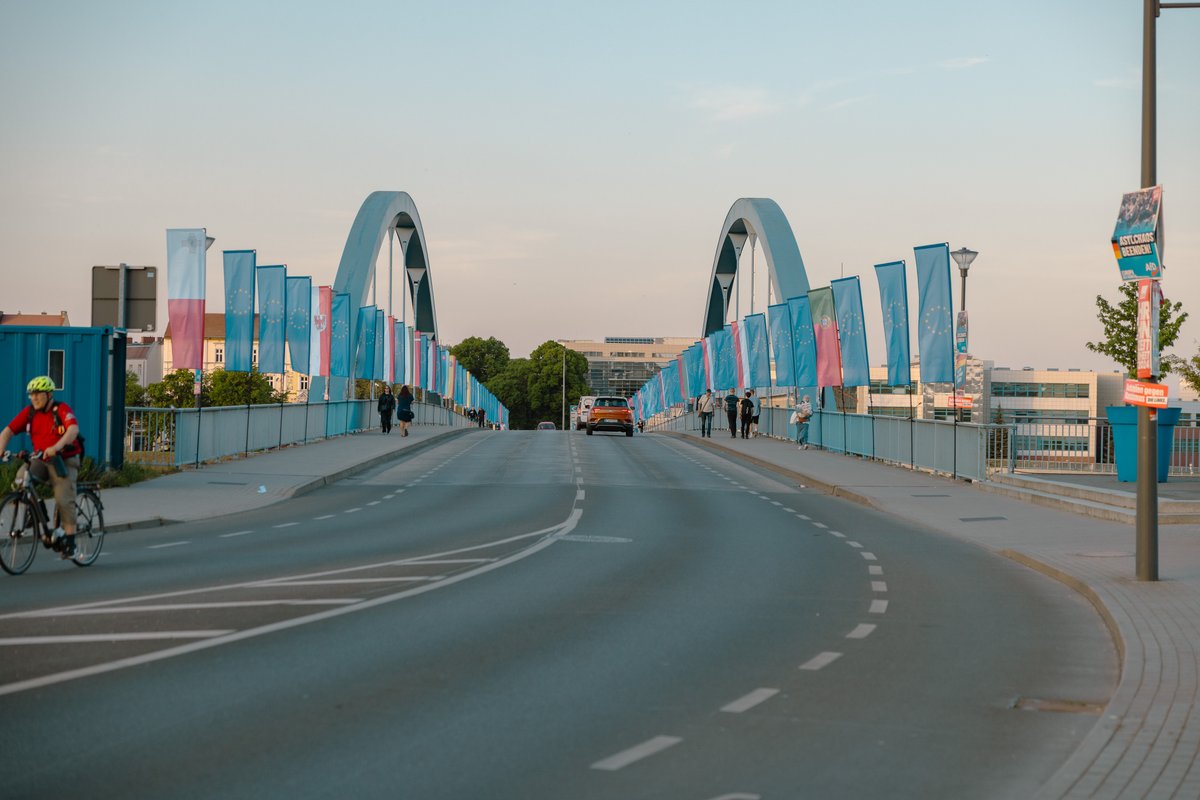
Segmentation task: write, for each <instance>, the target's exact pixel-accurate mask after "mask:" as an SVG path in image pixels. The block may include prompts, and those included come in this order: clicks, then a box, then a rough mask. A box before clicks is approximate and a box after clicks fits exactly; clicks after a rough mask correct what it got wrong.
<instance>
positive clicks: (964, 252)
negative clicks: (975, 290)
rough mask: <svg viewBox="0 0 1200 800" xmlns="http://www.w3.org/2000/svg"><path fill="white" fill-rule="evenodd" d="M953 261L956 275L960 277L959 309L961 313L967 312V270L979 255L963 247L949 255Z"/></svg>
mask: <svg viewBox="0 0 1200 800" xmlns="http://www.w3.org/2000/svg"><path fill="white" fill-rule="evenodd" d="M950 255H951V257H952V258H953V259H954V263H955V264H958V274H959V275H961V276H962V303H961V304H960V306H959V308H960V309H961V310H962V311H966V310H967V270H969V269H970V268H971V262H972V261H974V260H975V256H977V255H979V253H977V252H976V251H974V250H969V249H967V248H965V247H960V248H958V249H957V250H955V251H954V252H953V253H951V254H950Z"/></svg>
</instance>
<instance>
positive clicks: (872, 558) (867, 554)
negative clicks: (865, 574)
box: [858, 550, 879, 561]
mask: <svg viewBox="0 0 1200 800" xmlns="http://www.w3.org/2000/svg"><path fill="white" fill-rule="evenodd" d="M858 554H859V555H860V556H862V557H863V558H864V559H866V560H867V561H878V560H879V559H878V558H876V557H875V554H874V553H872V552H870V551H868V550H860V551H859V553H858Z"/></svg>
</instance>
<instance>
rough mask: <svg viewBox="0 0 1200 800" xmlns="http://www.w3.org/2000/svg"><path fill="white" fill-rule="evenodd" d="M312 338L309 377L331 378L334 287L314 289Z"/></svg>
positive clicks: (309, 344)
mask: <svg viewBox="0 0 1200 800" xmlns="http://www.w3.org/2000/svg"><path fill="white" fill-rule="evenodd" d="M311 308H312V324H311V325H310V326H309V332H310V336H311V338H310V339H309V343H308V359H309V364H308V369H309V373H308V374H309V375H320V376H322V377H325V378H328V377H329V351H330V345H331V343H332V338H331V335H332V333H333V325H332V319H333V287H332V286H314V287H313V288H312V305H311Z"/></svg>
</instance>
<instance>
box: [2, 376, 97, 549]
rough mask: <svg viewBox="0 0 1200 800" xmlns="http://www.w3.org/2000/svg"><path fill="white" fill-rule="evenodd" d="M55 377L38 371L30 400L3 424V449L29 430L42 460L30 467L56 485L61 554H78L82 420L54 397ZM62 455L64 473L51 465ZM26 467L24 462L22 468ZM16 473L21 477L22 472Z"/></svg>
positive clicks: (31, 386) (57, 532)
mask: <svg viewBox="0 0 1200 800" xmlns="http://www.w3.org/2000/svg"><path fill="white" fill-rule="evenodd" d="M54 389H55V386H54V381H52V380H51V379H50V378H49V377H47V376H45V375H39V376H38V377H36V378H34V379H33V380H31V381H30V382H29V385H28V386H26V387H25V391H26V392H28V393H29V403H30V405H28V406H26V407H25V408H23V409H22V410H21V413H19V414H17V416H15V417H13V421H12V422H10V423H8V426H7V427H5V428H0V452H4V451H5V450H6V449H7V447H8V442H9V440H10V439H11V438H12V437H13V436H14V435H16V434H18V433H28V434H29V438H30V439H32V440H33V449H34V450H35V451H36V450H40V451H41V453H42V460H41V461H37V460H34V461H31V462H30V464H29V469H31V470H32V471H33V477H34V478H36V479H37V480H40V481H47V480H48V481H50V483H51V484H52V485H53V487H54V506H55V508H57V509H58V519H59V525H60V526H61V527H59V528H58V529H57V530H55V531H54V538H55V539H57V538H59V537H66V538H65V539H64V541H63V549H62V557H63V558H70V557H71V556H73V555H75V479H76V478H77V477H78V476H79V461H80V458H79V453H80V451H81V450H82V448H81V447H80V445H79V443H78V442H77V441H76V439H77V438H78V437H79V421H78V420H77V419H75V412H74V411H72V410H71V407H70V406H68V405H67V404H66V403H56V402H55V401H54ZM56 456H58V457H61V459H62V462H63V464H64V465H65V467H66V468H65V470H64V474H60V472H59V471H58V469H51V468H50V462H53V461H54V460H55V457H56ZM25 469H26V467H25V466H24V465H22V467H21V470H22V471H23V470H25ZM22 471H19V472H18V473H17V477H18V479H20V478H21V477H23V472H22Z"/></svg>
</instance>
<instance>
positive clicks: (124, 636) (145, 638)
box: [0, 631, 233, 646]
mask: <svg viewBox="0 0 1200 800" xmlns="http://www.w3.org/2000/svg"><path fill="white" fill-rule="evenodd" d="M231 633H233V631H153V632H151V633H83V634H77V635H73V636H13V637H11V638H8V639H0V646H12V645H31V644H79V643H83V642H149V641H154V640H156V639H212V638H215V637H217V636H227V635H229V634H231Z"/></svg>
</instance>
